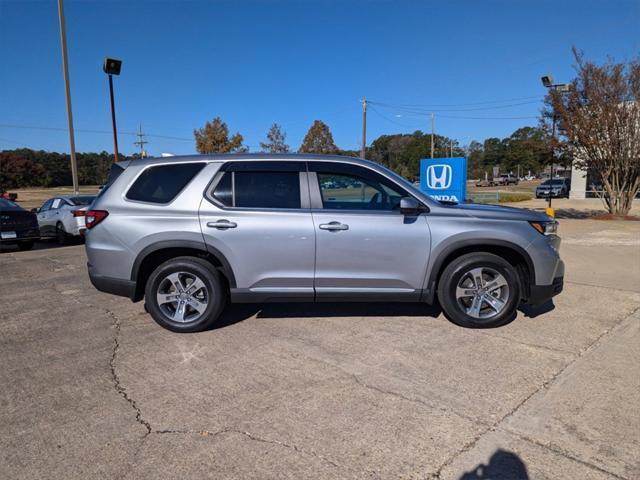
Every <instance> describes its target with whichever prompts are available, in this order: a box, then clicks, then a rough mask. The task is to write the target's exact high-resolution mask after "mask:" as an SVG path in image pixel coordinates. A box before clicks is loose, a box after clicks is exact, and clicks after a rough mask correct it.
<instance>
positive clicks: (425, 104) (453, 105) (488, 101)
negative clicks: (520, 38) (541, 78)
mask: <svg viewBox="0 0 640 480" xmlns="http://www.w3.org/2000/svg"><path fill="white" fill-rule="evenodd" d="M540 98H542V96H541V95H533V96H529V97H518V98H507V99H504V100H487V101H483V102H473V103H424V104H410V103H386V105H394V106H400V107H417V108H420V107H427V108H431V107H471V106H476V105H489V104H495V103H508V102H517V101H521V100H533V99H540ZM369 102H370V103H376V104H379V105H384V104H385V103H384V102H374V101H372V100H369Z"/></svg>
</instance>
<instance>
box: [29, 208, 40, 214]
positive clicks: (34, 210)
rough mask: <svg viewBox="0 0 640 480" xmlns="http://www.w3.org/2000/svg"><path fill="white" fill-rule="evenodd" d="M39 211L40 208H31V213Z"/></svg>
mask: <svg viewBox="0 0 640 480" xmlns="http://www.w3.org/2000/svg"><path fill="white" fill-rule="evenodd" d="M39 212H40V208H32V209H31V213H39Z"/></svg>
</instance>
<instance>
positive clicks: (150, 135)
mask: <svg viewBox="0 0 640 480" xmlns="http://www.w3.org/2000/svg"><path fill="white" fill-rule="evenodd" d="M0 128H18V129H24V130H47V131H55V132H67V131H68V130H67V129H66V128H61V127H43V126H36V125H13V124H6V123H5V124H0ZM74 130H75V131H76V132H83V133H99V134H106V135H112V134H113V132H112V131H110V130H92V129H86V128H76V129H74ZM118 134H120V135H132V136H137V135H138V133H137V132H118ZM144 135H145V136H146V137H153V138H164V139H167V140H179V141H183V142H193V141H194V140H193V138H185V137H173V136H170V135H159V134H156V133H145V134H144Z"/></svg>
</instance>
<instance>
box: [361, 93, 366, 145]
mask: <svg viewBox="0 0 640 480" xmlns="http://www.w3.org/2000/svg"><path fill="white" fill-rule="evenodd" d="M366 153H367V99H366V98H365V99H362V145H361V147H360V158H364V156H365V154H366Z"/></svg>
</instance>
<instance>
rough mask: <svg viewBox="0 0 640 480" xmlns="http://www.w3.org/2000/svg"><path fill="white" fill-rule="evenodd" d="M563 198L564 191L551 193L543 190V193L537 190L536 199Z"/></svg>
mask: <svg viewBox="0 0 640 480" xmlns="http://www.w3.org/2000/svg"><path fill="white" fill-rule="evenodd" d="M563 196H564V194H563V193H562V191H559V192H558V191H555V192H553V191H551V192H550V191H549V190H541V191H538V190H536V198H547V197H552V198H560V197H563Z"/></svg>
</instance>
